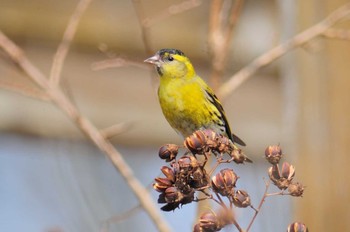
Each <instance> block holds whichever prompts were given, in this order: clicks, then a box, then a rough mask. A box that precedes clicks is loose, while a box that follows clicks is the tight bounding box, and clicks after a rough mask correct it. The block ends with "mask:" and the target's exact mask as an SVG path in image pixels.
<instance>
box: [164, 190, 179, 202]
mask: <svg viewBox="0 0 350 232" xmlns="http://www.w3.org/2000/svg"><path fill="white" fill-rule="evenodd" d="M182 199H183V194H182V193H181V192H180V190H179V189H178V188H176V187H169V188H167V189H166V190H165V201H166V202H167V203H174V202H181V200H182Z"/></svg>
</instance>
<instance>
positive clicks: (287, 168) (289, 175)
mask: <svg viewBox="0 0 350 232" xmlns="http://www.w3.org/2000/svg"><path fill="white" fill-rule="evenodd" d="M294 175H295V168H294V166H293V165H290V164H289V163H287V162H284V163H283V164H282V170H281V176H282V177H283V178H286V179H287V180H289V181H292V180H293V177H294Z"/></svg>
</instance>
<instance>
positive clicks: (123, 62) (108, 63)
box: [91, 57, 151, 71]
mask: <svg viewBox="0 0 350 232" xmlns="http://www.w3.org/2000/svg"><path fill="white" fill-rule="evenodd" d="M127 66H134V67H137V68H141V69H147V70H151V67H150V66H149V65H147V64H145V63H143V62H142V63H141V62H138V61H135V60H131V59H127V58H122V57H117V58H113V59H107V60H101V61H97V62H95V63H92V64H91V69H92V70H94V71H98V70H102V69H109V68H119V67H127Z"/></svg>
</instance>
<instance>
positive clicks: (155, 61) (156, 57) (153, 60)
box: [143, 54, 160, 65]
mask: <svg viewBox="0 0 350 232" xmlns="http://www.w3.org/2000/svg"><path fill="white" fill-rule="evenodd" d="M143 62H146V63H150V64H156V65H158V64H159V63H160V57H159V55H158V54H155V55H154V56H151V57H150V58H148V59H146V60H144V61H143Z"/></svg>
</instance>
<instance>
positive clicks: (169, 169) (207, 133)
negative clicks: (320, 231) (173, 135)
mask: <svg viewBox="0 0 350 232" xmlns="http://www.w3.org/2000/svg"><path fill="white" fill-rule="evenodd" d="M180 147H181V146H179V145H176V144H166V145H164V146H162V147H161V148H160V149H159V157H160V158H161V159H164V160H165V161H166V162H168V163H169V166H163V167H162V168H161V171H162V173H163V174H164V176H165V177H157V178H155V183H154V185H153V188H154V189H155V190H156V191H158V192H159V193H160V195H159V198H158V203H159V204H165V205H164V206H162V207H161V209H162V210H163V211H174V210H175V209H177V208H179V207H180V206H182V205H185V204H190V203H192V202H199V201H205V200H211V201H214V202H216V203H217V204H218V205H219V206H220V207H219V210H217V211H216V212H215V211H214V210H210V211H208V212H204V213H203V214H202V215H201V216H200V218H199V221H198V223H197V224H196V225H195V226H194V228H193V231H194V232H215V231H220V230H221V229H223V228H224V227H226V226H228V225H231V224H233V225H234V226H235V227H236V228H237V230H238V231H240V232H242V231H246V232H248V231H249V230H250V229H251V227H252V225H253V223H254V221H255V219H256V217H257V215H258V213H259V212H260V210H261V208H262V206H263V203H264V202H265V199H266V198H267V197H270V196H283V195H290V196H293V197H301V196H302V195H303V193H304V186H303V185H302V184H301V183H299V182H295V181H294V176H295V168H294V166H293V165H290V164H289V163H287V162H284V163H283V164H282V165H281V166H280V165H279V163H280V160H281V158H282V149H281V148H280V147H279V146H268V147H267V148H266V150H265V157H266V160H267V161H268V162H269V163H270V164H271V165H272V166H271V167H270V168H269V169H268V176H269V179H270V180H269V181H267V182H266V189H265V192H264V195H263V196H262V198H261V200H260V203H259V205H258V207H257V208H255V207H254V206H253V205H252V203H251V199H250V196H249V194H248V192H247V191H246V190H243V189H238V188H237V187H236V183H237V181H238V178H239V177H238V175H237V173H236V172H235V171H234V170H233V169H229V168H224V169H221V170H219V171H217V169H218V168H219V167H220V164H222V163H231V162H235V163H237V164H242V163H245V162H251V161H250V160H249V159H248V158H247V157H246V156H245V155H244V154H243V152H242V150H241V149H239V148H237V147H236V146H235V145H233V143H232V142H231V140H229V139H228V138H227V137H225V136H223V135H219V134H216V133H215V132H213V131H212V130H208V129H206V130H198V131H195V132H194V133H193V134H192V135H190V136H189V137H187V138H186V139H185V141H184V147H185V148H186V150H185V152H184V154H183V155H182V156H181V157H179V158H177V156H178V154H179V148H180ZM209 156H215V158H216V164H215V165H214V166H213V167H212V168H211V169H210V165H207V164H208V162H207V161H208V157H209ZM225 156H227V158H226V157H225ZM207 166H209V167H207ZM209 169H210V170H209ZM207 170H209V171H207ZM214 173H216V174H214ZM270 183H272V184H274V185H275V186H276V187H277V188H278V189H279V191H277V192H272V193H268V190H269V187H270ZM199 193H203V194H204V196H205V197H204V198H198V194H199ZM236 207H237V208H247V207H249V208H251V209H252V210H253V211H254V212H255V213H254V215H253V217H252V219H251V221H250V223H249V225H248V226H247V229H245V230H244V229H243V227H242V226H241V225H240V224H239V223H238V221H237V219H236V217H235V214H234V210H235V208H236ZM298 225H304V224H302V223H299V224H297V226H298ZM293 226H296V224H295V223H293ZM298 228H299V227H298ZM301 228H304V229H303V230H298V231H299V232H307V231H308V229H307V227H306V226H305V225H304V227H302V226H301Z"/></svg>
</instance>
